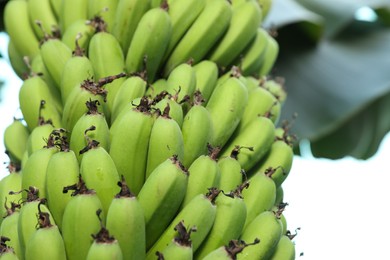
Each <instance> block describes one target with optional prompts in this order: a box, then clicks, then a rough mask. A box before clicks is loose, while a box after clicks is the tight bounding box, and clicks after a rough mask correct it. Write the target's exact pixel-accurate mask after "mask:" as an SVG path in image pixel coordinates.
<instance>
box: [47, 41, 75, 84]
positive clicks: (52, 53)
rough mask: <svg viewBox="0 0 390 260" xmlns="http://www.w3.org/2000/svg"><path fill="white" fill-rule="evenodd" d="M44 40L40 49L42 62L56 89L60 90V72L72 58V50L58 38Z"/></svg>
mask: <svg viewBox="0 0 390 260" xmlns="http://www.w3.org/2000/svg"><path fill="white" fill-rule="evenodd" d="M45 38H46V39H45V41H44V42H43V44H42V45H41V48H40V50H41V51H40V53H41V55H42V60H43V62H44V63H45V67H46V68H47V70H48V71H49V74H50V76H51V77H52V78H53V80H54V82H55V84H56V86H57V88H58V89H60V85H61V75H62V71H63V70H64V66H65V63H66V62H67V61H68V60H69V59H70V58H71V57H72V50H71V49H70V48H69V47H68V46H67V45H66V44H65V43H63V42H62V41H61V40H60V39H59V38H54V37H50V36H45Z"/></svg>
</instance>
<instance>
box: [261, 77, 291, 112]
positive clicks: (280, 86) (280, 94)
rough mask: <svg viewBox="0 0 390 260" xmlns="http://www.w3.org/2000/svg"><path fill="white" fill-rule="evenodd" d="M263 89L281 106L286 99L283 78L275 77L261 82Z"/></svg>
mask: <svg viewBox="0 0 390 260" xmlns="http://www.w3.org/2000/svg"><path fill="white" fill-rule="evenodd" d="M263 87H264V88H265V89H267V90H268V91H269V92H271V93H272V94H273V95H274V96H275V97H276V98H277V100H278V101H279V102H280V103H281V104H282V105H283V104H284V102H285V101H286V98H287V92H286V90H285V88H284V78H281V77H275V78H273V79H267V80H266V81H264V82H263Z"/></svg>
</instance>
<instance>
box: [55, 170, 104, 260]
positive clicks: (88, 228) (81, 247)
mask: <svg viewBox="0 0 390 260" xmlns="http://www.w3.org/2000/svg"><path fill="white" fill-rule="evenodd" d="M69 190H74V192H73V193H72V199H71V200H70V201H69V202H68V204H67V205H66V208H65V212H64V216H63V218H62V237H63V239H64V244H65V248H66V257H67V259H69V260H71V259H80V260H81V259H82V260H84V259H86V257H87V254H88V250H89V248H90V247H91V244H92V239H91V234H95V233H97V232H98V231H99V230H100V222H99V220H98V219H97V218H96V215H95V214H96V211H97V210H98V209H102V203H101V202H100V200H99V198H98V196H97V195H96V192H95V191H94V190H89V189H88V188H87V186H86V185H85V183H84V181H83V180H82V178H81V176H80V177H79V182H78V183H76V184H74V185H71V186H67V187H64V189H63V192H65V193H66V192H68V191H69ZM103 213H104V212H103ZM102 218H103V219H104V216H102Z"/></svg>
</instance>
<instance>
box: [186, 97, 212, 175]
mask: <svg viewBox="0 0 390 260" xmlns="http://www.w3.org/2000/svg"><path fill="white" fill-rule="evenodd" d="M203 102H204V99H203V98H202V95H201V94H200V92H199V91H196V92H195V93H194V101H193V106H192V107H191V108H190V109H189V110H188V112H187V114H186V116H185V117H184V120H183V125H182V126H181V131H182V134H183V144H184V157H183V165H184V166H185V167H187V168H188V167H190V165H191V164H192V163H193V162H194V161H195V159H196V158H198V157H199V156H201V155H203V154H206V153H207V144H208V143H210V142H211V138H212V127H213V125H212V121H211V116H210V113H209V111H208V110H207V109H206V108H205V107H203V106H202V104H203Z"/></svg>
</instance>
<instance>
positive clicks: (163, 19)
mask: <svg viewBox="0 0 390 260" xmlns="http://www.w3.org/2000/svg"><path fill="white" fill-rule="evenodd" d="M166 8H167V7H165V6H164V7H161V8H160V7H156V8H152V9H150V10H148V11H147V12H146V13H145V14H144V15H143V16H142V18H141V20H140V21H139V23H138V25H137V28H136V30H135V32H134V36H133V38H132V39H131V42H130V45H129V49H128V51H127V55H126V70H127V72H128V73H134V72H140V71H142V70H146V73H147V81H148V82H153V81H154V79H155V77H156V76H157V75H156V74H157V71H158V68H159V67H160V64H161V63H162V58H163V56H164V54H165V51H166V49H167V47H168V42H169V39H170V37H171V34H172V24H171V20H170V17H169V15H168V12H167V10H166Z"/></svg>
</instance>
